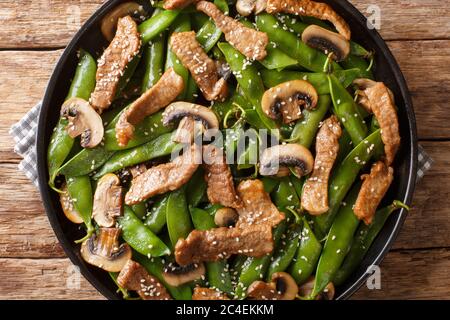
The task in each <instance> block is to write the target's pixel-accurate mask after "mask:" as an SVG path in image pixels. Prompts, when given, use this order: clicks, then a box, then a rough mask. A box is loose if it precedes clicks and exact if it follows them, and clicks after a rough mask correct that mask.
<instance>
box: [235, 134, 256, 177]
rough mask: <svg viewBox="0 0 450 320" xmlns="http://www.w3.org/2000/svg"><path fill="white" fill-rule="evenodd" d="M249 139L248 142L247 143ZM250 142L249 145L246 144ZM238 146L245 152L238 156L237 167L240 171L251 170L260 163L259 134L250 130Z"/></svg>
mask: <svg viewBox="0 0 450 320" xmlns="http://www.w3.org/2000/svg"><path fill="white" fill-rule="evenodd" d="M246 138H248V141H246V140H247V139H246ZM246 142H248V143H246ZM238 145H239V146H241V147H242V148H238V150H239V149H240V150H243V152H242V153H241V154H240V155H238V159H237V167H238V170H243V169H249V168H253V167H255V165H256V164H257V163H258V152H259V138H258V132H257V131H256V130H255V129H253V128H250V129H248V130H247V131H246V132H245V135H243V136H242V137H241V138H240V141H239V142H238Z"/></svg>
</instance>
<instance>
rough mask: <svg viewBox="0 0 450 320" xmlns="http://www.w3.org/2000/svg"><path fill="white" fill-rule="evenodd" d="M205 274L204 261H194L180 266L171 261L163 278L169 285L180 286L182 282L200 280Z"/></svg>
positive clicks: (164, 271) (165, 269)
mask: <svg viewBox="0 0 450 320" xmlns="http://www.w3.org/2000/svg"><path fill="white" fill-rule="evenodd" d="M204 274H205V266H204V264H203V263H193V264H188V265H186V266H180V265H178V264H176V263H174V262H170V263H169V264H168V265H167V266H166V267H165V268H164V270H163V274H162V276H163V278H164V281H166V282H167V283H168V284H169V285H171V286H174V287H178V286H181V285H182V284H185V283H188V282H191V281H194V280H198V279H200V278H201V277H202V276H204Z"/></svg>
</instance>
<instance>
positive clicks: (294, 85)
mask: <svg viewBox="0 0 450 320" xmlns="http://www.w3.org/2000/svg"><path fill="white" fill-rule="evenodd" d="M318 100H319V96H318V95H317V91H316V89H315V88H314V86H313V85H312V84H310V83H309V82H307V81H305V80H293V81H287V82H284V83H281V84H279V85H277V86H275V87H273V88H270V89H269V90H267V91H266V92H265V93H264V95H263V97H262V101H261V106H262V109H263V111H264V113H265V114H266V115H267V116H268V117H269V118H272V119H274V120H276V119H278V118H279V117H280V115H281V116H282V118H283V121H284V123H291V122H293V121H296V120H298V119H300V118H301V117H302V108H306V109H308V110H311V109H314V108H315V107H316V106H317V101H318Z"/></svg>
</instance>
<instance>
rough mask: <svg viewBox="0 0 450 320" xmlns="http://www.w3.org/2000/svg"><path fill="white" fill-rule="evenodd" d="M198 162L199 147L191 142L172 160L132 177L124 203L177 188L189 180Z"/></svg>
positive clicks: (130, 203)
mask: <svg viewBox="0 0 450 320" xmlns="http://www.w3.org/2000/svg"><path fill="white" fill-rule="evenodd" d="M200 163H201V150H200V147H199V146H197V145H195V144H193V145H192V146H191V147H190V149H189V150H186V151H185V153H184V154H183V155H182V156H179V157H178V158H176V159H175V160H174V161H172V162H169V163H164V164H161V165H158V166H156V167H152V168H150V169H148V170H147V171H146V172H145V173H143V174H141V175H139V176H137V177H136V178H134V179H133V181H132V183H131V187H130V190H129V191H128V193H127V194H126V196H125V203H126V204H127V205H134V204H137V203H141V202H142V201H144V200H146V199H148V198H150V197H153V196H155V195H158V194H163V193H166V192H169V191H174V190H177V189H179V188H180V187H181V186H183V185H184V184H185V183H186V182H188V181H189V179H190V178H191V177H192V175H193V174H194V172H195V171H196V170H197V168H198V166H199V164H200Z"/></svg>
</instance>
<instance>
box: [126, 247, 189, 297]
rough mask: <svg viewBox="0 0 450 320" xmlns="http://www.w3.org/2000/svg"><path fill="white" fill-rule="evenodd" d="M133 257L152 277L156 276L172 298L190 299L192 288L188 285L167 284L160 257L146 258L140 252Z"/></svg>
mask: <svg viewBox="0 0 450 320" xmlns="http://www.w3.org/2000/svg"><path fill="white" fill-rule="evenodd" d="M133 258H134V259H135V260H136V261H137V262H139V263H140V264H141V265H142V266H143V267H144V268H145V269H147V271H148V272H149V273H150V274H151V275H152V276H154V277H156V278H157V279H158V280H159V281H160V282H161V283H162V284H163V285H164V287H166V289H167V290H168V291H169V293H170V295H171V296H172V298H174V299H175V300H191V299H192V290H191V288H190V287H189V285H181V286H178V287H173V286H171V285H169V284H168V283H167V282H166V281H165V280H164V277H163V275H162V274H163V270H164V261H163V260H162V259H161V258H154V257H153V258H151V259H148V258H147V257H145V256H142V255H140V254H135V255H134V256H133Z"/></svg>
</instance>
